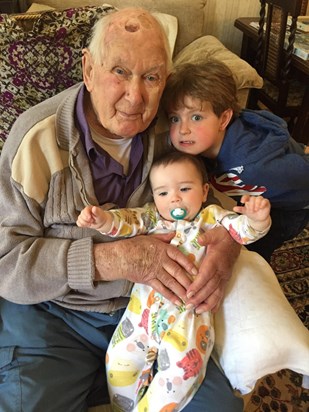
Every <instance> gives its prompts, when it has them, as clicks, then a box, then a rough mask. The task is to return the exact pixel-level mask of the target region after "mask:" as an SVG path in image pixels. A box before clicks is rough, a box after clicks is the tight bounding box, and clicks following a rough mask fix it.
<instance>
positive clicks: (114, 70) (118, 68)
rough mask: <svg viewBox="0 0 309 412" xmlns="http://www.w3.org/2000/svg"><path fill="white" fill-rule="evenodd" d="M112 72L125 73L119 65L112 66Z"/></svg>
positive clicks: (120, 74)
mask: <svg viewBox="0 0 309 412" xmlns="http://www.w3.org/2000/svg"><path fill="white" fill-rule="evenodd" d="M113 72H114V73H115V74H118V75H119V76H124V75H125V71H124V70H123V69H122V68H121V67H114V69H113Z"/></svg>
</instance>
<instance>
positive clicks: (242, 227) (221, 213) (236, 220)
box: [207, 205, 270, 245]
mask: <svg viewBox="0 0 309 412" xmlns="http://www.w3.org/2000/svg"><path fill="white" fill-rule="evenodd" d="M208 208H209V209H210V212H211V213H213V215H214V220H215V221H216V224H217V225H221V226H223V227H225V229H227V230H228V232H229V234H230V235H231V236H232V238H233V239H234V240H236V242H238V243H240V244H243V245H248V244H250V243H253V242H256V241H257V240H259V239H261V238H262V237H263V236H265V235H266V233H268V231H269V229H270V225H269V227H267V228H266V229H265V230H263V231H259V230H256V229H254V228H253V227H252V226H250V224H249V220H248V218H247V216H245V215H238V214H237V213H235V212H232V211H230V210H226V209H223V208H221V207H220V206H217V205H211V206H208ZM208 208H207V209H208Z"/></svg>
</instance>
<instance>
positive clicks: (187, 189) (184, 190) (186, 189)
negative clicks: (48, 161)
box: [180, 187, 191, 192]
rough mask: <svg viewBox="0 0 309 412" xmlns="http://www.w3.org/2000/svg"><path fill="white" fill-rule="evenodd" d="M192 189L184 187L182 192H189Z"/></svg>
mask: <svg viewBox="0 0 309 412" xmlns="http://www.w3.org/2000/svg"><path fill="white" fill-rule="evenodd" d="M190 190H191V187H182V188H181V189H180V191H181V192H189V191H190Z"/></svg>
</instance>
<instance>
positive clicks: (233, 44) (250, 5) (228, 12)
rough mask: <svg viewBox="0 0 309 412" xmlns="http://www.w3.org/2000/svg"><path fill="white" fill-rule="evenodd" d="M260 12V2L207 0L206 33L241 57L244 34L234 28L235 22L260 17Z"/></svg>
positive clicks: (255, 0) (251, 0)
mask: <svg viewBox="0 0 309 412" xmlns="http://www.w3.org/2000/svg"><path fill="white" fill-rule="evenodd" d="M259 10H260V2H259V0H207V4H206V16H207V17H206V22H205V29H204V31H205V33H206V34H212V35H213V36H215V37H217V38H218V39H219V40H221V42H222V43H223V44H224V45H225V46H226V47H227V48H229V49H230V50H232V51H233V52H234V53H236V54H238V55H239V54H240V49H241V43H242V33H241V32H240V31H239V30H238V29H236V28H235V27H234V21H235V19H237V18H238V17H247V16H248V17H249V16H250V17H253V16H258V15H259Z"/></svg>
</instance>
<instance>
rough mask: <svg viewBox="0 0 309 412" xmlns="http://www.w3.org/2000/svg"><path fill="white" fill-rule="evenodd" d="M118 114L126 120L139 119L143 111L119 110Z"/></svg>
mask: <svg viewBox="0 0 309 412" xmlns="http://www.w3.org/2000/svg"><path fill="white" fill-rule="evenodd" d="M118 114H119V116H120V117H122V118H123V119H125V120H139V119H140V118H141V113H126V112H121V111H119V110H118Z"/></svg>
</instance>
